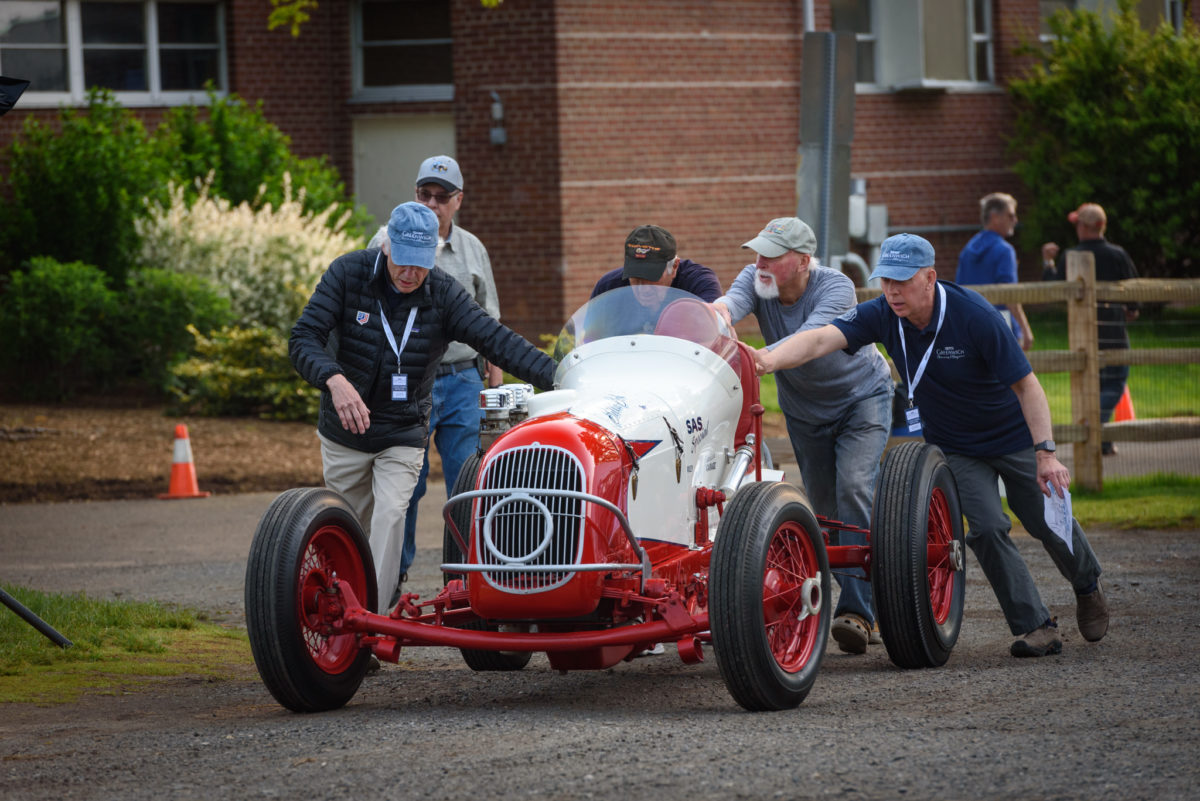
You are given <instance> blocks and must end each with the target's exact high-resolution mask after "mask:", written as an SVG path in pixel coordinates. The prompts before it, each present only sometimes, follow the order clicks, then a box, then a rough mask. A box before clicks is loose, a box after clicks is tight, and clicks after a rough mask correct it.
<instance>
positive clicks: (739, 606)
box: [708, 482, 830, 711]
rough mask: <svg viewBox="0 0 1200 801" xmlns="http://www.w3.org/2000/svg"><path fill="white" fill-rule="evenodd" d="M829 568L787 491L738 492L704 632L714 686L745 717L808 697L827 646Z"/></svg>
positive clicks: (723, 528)
mask: <svg viewBox="0 0 1200 801" xmlns="http://www.w3.org/2000/svg"><path fill="white" fill-rule="evenodd" d="M829 586H830V585H829V560H828V557H827V556H826V553H825V544H824V540H823V538H822V536H821V529H820V526H819V525H818V524H817V519H816V517H814V516H813V513H812V509H811V508H810V507H809V505H808V501H807V500H806V499H805V497H804V495H803V494H802V493H801V492H800V491H799V490H798V489H796V488H795V487H793V486H792V485H790V484H781V483H767V482H763V483H759V484H751V485H749V486H748V487H745V488H744V489H742V490H739V491H738V493H737V494H736V495H734V496H733V499H732V500H731V501H730V502H729V504H728V505H727V506H726V507H725V513H724V515H722V517H721V523H720V525H719V526H718V527H717V537H716V543H715V544H714V546H713V557H712V564H711V567H710V569H709V604H708V610H709V624H710V626H711V628H712V635H713V648H714V650H715V651H716V654H717V665H718V667H719V668H720V670H721V678H722V679H724V681H725V686H726V687H727V688H728V690H729V694H730V695H732V696H733V698H734V700H735V701H737V702H738V703H739V704H741V705H742V706H743V707H745V708H746V709H749V710H751V711H764V710H779V709H791V708H793V707H796V706H798V705H799V704H800V703H801V702H802V701H803V700H804V699H805V697H806V696H807V695H808V693H809V691H810V690H811V689H812V685H813V682H814V681H815V680H816V677H817V672H818V671H819V670H820V667H821V660H822V659H823V658H824V656H825V642H826V640H827V639H828V637H829V622H830V596H829Z"/></svg>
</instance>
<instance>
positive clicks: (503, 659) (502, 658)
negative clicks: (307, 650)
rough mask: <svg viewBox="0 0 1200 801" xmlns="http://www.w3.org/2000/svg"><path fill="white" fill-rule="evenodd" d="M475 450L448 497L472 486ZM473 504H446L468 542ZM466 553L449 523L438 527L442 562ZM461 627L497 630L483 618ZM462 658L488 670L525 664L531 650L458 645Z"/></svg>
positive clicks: (460, 559) (461, 560)
mask: <svg viewBox="0 0 1200 801" xmlns="http://www.w3.org/2000/svg"><path fill="white" fill-rule="evenodd" d="M479 463H480V457H479V454H473V455H471V456H470V457H469V458H468V459H467V461H465V462H463V466H462V468H461V469H460V470H459V471H458V478H456V479H455V480H454V487H453V488H452V489H451V490H450V497H451V498H453V497H454V496H455V495H459V494H461V493H464V492H471V491H472V490H474V489H475V482H476V480H477V478H478V476H479ZM474 508H475V502H474V501H461V502H460V503H456V504H455V505H454V506H451V507H450V518H451V519H452V520H453V521H454V525H455V526H457V527H458V531H459V533H460V534H462V535H463V538H464V539H465V540H466V541H467V542H468V543H470V541H471V530H472V525H471V514H472V510H473V509H474ZM466 561H467V559H466V556H465V555H464V554H463V552H462V550H461V549H460V548H459V547H458V541H457V540H455V539H454V534H453V533H452V532H451V531H450V526H449V525H447V526H446V527H445V529H444V530H443V531H442V563H443V564H461V563H464V562H466ZM443 578H444V581H445V583H447V584H449V583H450V581H451V580H453V579H458V578H461V579H465V578H466V575H464V574H462V573H444V574H443ZM461 628H464V629H472V630H474V631H499V630H500V627H499V625H498V624H495V623H489V622H488V621H486V620H472V621H470V622H469V623H465V624H463V625H462V626H461ZM516 630H520V631H528V630H529V626H527V625H525V626H521V627H519V628H518V629H516ZM459 650H460V651H461V653H462V657H463V661H464V662H466V663H467V667H469V668H471V670H476V671H492V670H520V669H521V668H523V667H525V666H526V665H528V664H529V660H530V659H531V658H532V657H533V654H532V653H531V652H529V651H481V650H478V649H474V648H460V649H459Z"/></svg>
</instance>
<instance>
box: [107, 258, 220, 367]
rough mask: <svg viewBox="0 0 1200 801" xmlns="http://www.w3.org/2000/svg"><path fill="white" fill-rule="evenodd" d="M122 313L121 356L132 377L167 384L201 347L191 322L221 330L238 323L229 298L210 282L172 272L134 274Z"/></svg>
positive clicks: (137, 272)
mask: <svg viewBox="0 0 1200 801" xmlns="http://www.w3.org/2000/svg"><path fill="white" fill-rule="evenodd" d="M122 300H123V302H122V310H121V312H120V325H119V327H118V328H119V331H120V340H121V347H120V355H121V357H122V358H123V360H124V361H125V363H126V368H125V372H126V374H127V375H132V376H136V377H138V378H141V379H143V380H145V381H146V382H147V383H149V384H151V385H152V386H154V387H160V388H161V387H163V386H165V382H166V380H167V376H168V368H169V367H170V366H171V365H172V364H173V363H175V362H178V361H180V360H182V359H184V358H186V357H187V356H188V355H189V354H190V353H191V352H192V349H193V347H194V345H195V339H194V338H193V337H192V334H191V332H190V331H189V330H188V324H189V323H190V324H191V325H194V326H195V327H196V328H197V329H198V330H200V331H206V332H207V331H215V330H217V329H219V328H222V327H223V326H226V325H229V324H230V323H232V322H233V319H234V317H233V309H232V308H231V307H230V305H229V299H228V298H226V297H223V296H222V295H221V294H220V293H219V292H218V291H217V289H216V288H215V287H214V286H213V285H212V284H211V283H209V282H208V281H206V280H204V279H203V278H200V277H199V276H195V275H186V274H180V273H173V272H170V271H168V270H155V269H146V270H135V271H133V272H132V273H130V274H129V283H128V285H127V286H126V288H125V292H124V297H123V299H122Z"/></svg>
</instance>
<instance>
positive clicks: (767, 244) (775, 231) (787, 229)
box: [742, 217, 817, 259]
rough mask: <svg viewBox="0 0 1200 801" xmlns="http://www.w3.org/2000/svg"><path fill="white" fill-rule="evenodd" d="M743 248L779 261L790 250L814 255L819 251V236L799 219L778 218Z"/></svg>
mask: <svg viewBox="0 0 1200 801" xmlns="http://www.w3.org/2000/svg"><path fill="white" fill-rule="evenodd" d="M742 247H744V248H750V249H751V250H753V251H754V252H755V253H757V254H759V255H760V256H766V257H767V258H768V259H777V258H779V257H780V256H782V255H783V254H784V253H787V252H788V251H789V250H794V251H796V252H797V253H809V254H812V253H816V251H817V235H816V234H814V233H813V229H812V228H810V227H809V226H808V223H806V222H804V220H802V219H800V218H799V217H778V218H776V219H774V220H771V221H770V222H769V223H767V225H766V227H765V228H763V229H762V230H761V231H759V233H758V236H756V237H754V238H753V239H751V240H750V241H749V242H747V243H746V244H744V245H742Z"/></svg>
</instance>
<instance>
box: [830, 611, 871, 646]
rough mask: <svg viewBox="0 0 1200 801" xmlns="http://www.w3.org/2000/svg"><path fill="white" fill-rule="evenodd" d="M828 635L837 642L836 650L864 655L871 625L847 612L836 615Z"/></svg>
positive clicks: (869, 637)
mask: <svg viewBox="0 0 1200 801" xmlns="http://www.w3.org/2000/svg"><path fill="white" fill-rule="evenodd" d="M829 633H830V634H832V635H833V639H835V640H836V641H837V644H838V648H840V649H842V650H843V651H845V652H846V653H848V654H865V653H866V652H867V643H868V642H870V640H871V624H869V623H867V621H866V620H864V619H862V618H861V617H859V616H858V615H856V614H854V613H852V612H847V613H846V614H844V615H838V616H837V618H835V619H834V621H833V626H831V627H830V629H829Z"/></svg>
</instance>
